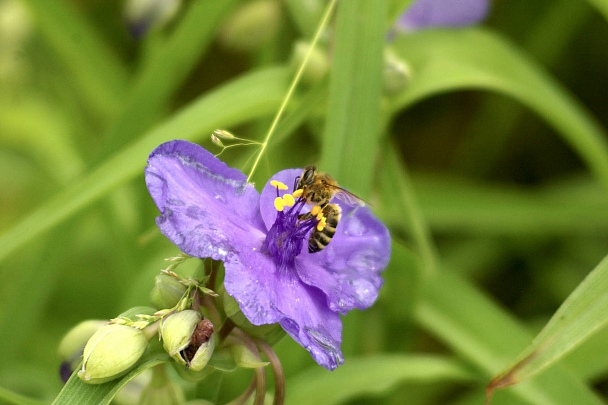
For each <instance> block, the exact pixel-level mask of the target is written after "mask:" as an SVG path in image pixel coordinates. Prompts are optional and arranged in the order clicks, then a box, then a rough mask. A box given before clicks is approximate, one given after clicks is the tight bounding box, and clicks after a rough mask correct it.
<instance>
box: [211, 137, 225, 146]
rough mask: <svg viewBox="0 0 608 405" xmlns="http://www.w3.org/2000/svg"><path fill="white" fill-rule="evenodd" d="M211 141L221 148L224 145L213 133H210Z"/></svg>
mask: <svg viewBox="0 0 608 405" xmlns="http://www.w3.org/2000/svg"><path fill="white" fill-rule="evenodd" d="M211 142H213V143H214V144H216V145H217V146H219V147H222V148H223V147H224V144H223V143H222V141H220V138H218V137H217V136H215V135H214V134H211Z"/></svg>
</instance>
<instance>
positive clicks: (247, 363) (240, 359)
mask: <svg viewBox="0 0 608 405" xmlns="http://www.w3.org/2000/svg"><path fill="white" fill-rule="evenodd" d="M230 352H231V353H232V357H233V358H234V361H235V362H236V365H237V366H239V367H243V368H259V367H265V366H267V365H268V364H270V363H268V362H267V361H262V360H260V356H259V355H256V354H255V353H253V352H252V351H251V350H249V349H248V348H247V347H245V346H243V345H233V346H230Z"/></svg>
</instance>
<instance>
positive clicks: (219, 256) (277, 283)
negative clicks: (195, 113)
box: [145, 140, 390, 369]
mask: <svg viewBox="0 0 608 405" xmlns="http://www.w3.org/2000/svg"><path fill="white" fill-rule="evenodd" d="M301 173H302V170H301V169H288V170H283V171H281V172H279V173H277V174H276V175H275V176H273V177H272V179H271V180H272V181H270V182H268V183H267V184H266V185H265V186H264V189H263V190H262V194H261V195H260V194H258V192H257V191H256V190H255V188H254V187H253V185H252V184H250V183H248V182H247V179H246V176H245V175H244V174H243V173H241V172H240V171H239V170H236V169H232V168H229V167H228V166H227V165H226V164H225V163H223V162H222V161H220V160H219V159H217V158H216V157H215V156H213V155H212V154H211V153H210V152H208V151H207V150H205V149H203V148H202V147H200V146H198V145H195V144H192V143H190V142H186V141H180V140H176V141H171V142H167V143H164V144H162V145H160V146H159V147H157V148H156V149H155V150H154V151H153V152H152V153H151V154H150V157H149V159H148V166H147V167H146V171H145V175H146V184H147V186H148V190H149V192H150V195H151V196H152V198H153V199H154V202H155V203H156V205H157V207H158V208H159V210H160V211H161V215H160V216H159V217H158V218H157V219H156V223H157V225H158V226H159V228H160V230H161V232H162V233H163V234H164V235H165V236H166V237H167V238H168V239H169V240H171V241H172V242H173V243H174V244H176V245H177V246H178V247H179V248H180V249H181V251H182V252H184V253H186V254H188V255H191V256H195V257H200V258H206V257H210V258H212V259H214V260H221V261H223V262H224V267H225V278H224V284H225V288H226V291H227V292H228V293H229V294H230V295H232V296H233V297H234V298H235V299H236V301H237V302H238V304H239V306H240V308H241V311H242V312H243V314H244V315H245V316H246V317H247V319H249V321H250V322H251V323H252V324H254V325H264V324H271V323H277V322H278V323H280V325H281V326H282V327H283V329H284V330H285V331H286V332H287V333H288V334H289V335H290V336H291V337H292V338H293V339H295V340H296V341H297V342H298V343H299V344H301V345H302V346H303V347H304V348H305V349H307V350H308V351H309V352H310V353H311V355H312V357H313V358H314V360H315V361H317V363H319V364H320V365H322V366H324V367H326V368H328V369H334V368H336V367H337V366H338V365H340V364H342V363H343V362H344V358H343V356H342V352H341V350H340V343H341V333H342V323H341V320H340V314H345V313H346V312H348V311H350V310H351V309H353V308H358V309H365V308H367V307H369V306H370V305H372V304H373V302H374V301H375V300H376V298H377V296H378V290H379V289H380V286H381V285H382V278H381V272H382V271H383V270H384V268H385V267H386V265H387V264H388V260H389V256H390V236H389V233H388V230H387V229H386V227H385V226H384V225H383V224H382V223H381V222H380V221H379V220H378V219H377V218H376V217H375V216H374V215H373V214H372V213H371V211H370V209H369V208H367V207H356V208H355V207H350V206H348V205H347V204H344V203H343V202H342V201H341V200H340V199H339V198H334V199H333V200H332V202H333V203H337V204H339V205H340V206H341V208H342V219H341V221H340V223H339V225H338V227H337V230H336V233H335V235H334V237H333V239H332V241H331V243H330V244H329V245H328V246H327V247H326V248H325V249H323V250H322V251H320V252H317V253H309V252H308V243H307V241H308V237H309V235H310V232H311V230H312V229H313V228H314V227H315V226H317V222H318V220H317V219H316V218H315V217H312V216H311V217H310V218H309V219H307V220H303V221H300V220H299V219H298V217H299V215H301V214H303V213H306V212H308V210H310V206H308V205H307V204H306V203H305V201H304V200H303V199H302V198H298V197H295V198H294V197H293V195H292V194H290V193H289V192H287V190H284V189H287V187H283V185H286V184H289V185H292V184H294V182H295V179H296V177H297V176H299V175H300V174H301ZM275 206H276V208H275Z"/></svg>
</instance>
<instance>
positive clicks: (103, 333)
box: [78, 324, 148, 384]
mask: <svg viewBox="0 0 608 405" xmlns="http://www.w3.org/2000/svg"><path fill="white" fill-rule="evenodd" d="M147 345H148V338H147V337H146V335H145V334H144V332H143V331H142V330H141V329H136V328H133V327H131V326H126V325H116V324H110V325H106V326H104V327H102V328H101V329H99V330H98V331H97V332H95V334H94V335H93V336H91V338H90V339H89V341H88V342H87V344H86V346H85V348H84V353H83V356H82V368H81V370H80V371H79V372H78V377H79V378H80V379H81V380H82V381H84V382H86V383H89V384H101V383H104V382H107V381H111V380H113V379H115V378H118V377H120V376H122V375H123V374H125V373H126V372H128V371H129V370H130V369H131V368H132V367H133V366H134V365H135V363H137V361H138V360H139V358H140V357H141V356H142V355H143V354H144V351H145V350H146V346H147Z"/></svg>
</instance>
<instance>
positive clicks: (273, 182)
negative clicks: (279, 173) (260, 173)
mask: <svg viewBox="0 0 608 405" xmlns="http://www.w3.org/2000/svg"><path fill="white" fill-rule="evenodd" d="M270 185H271V186H272V187H276V188H277V189H279V190H287V189H288V187H287V186H286V185H285V184H284V183H281V182H280V181H278V180H270Z"/></svg>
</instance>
